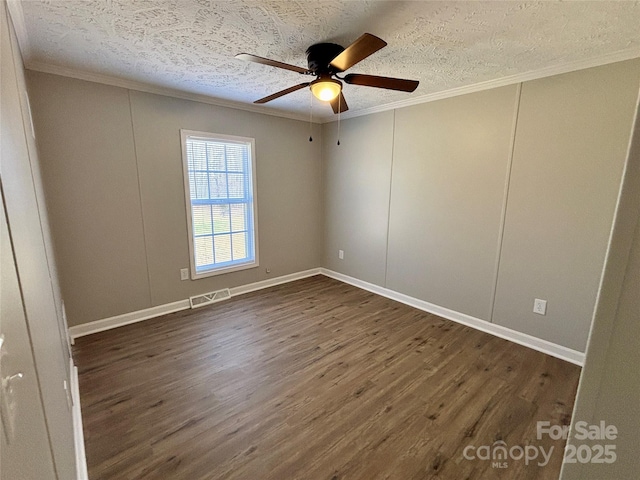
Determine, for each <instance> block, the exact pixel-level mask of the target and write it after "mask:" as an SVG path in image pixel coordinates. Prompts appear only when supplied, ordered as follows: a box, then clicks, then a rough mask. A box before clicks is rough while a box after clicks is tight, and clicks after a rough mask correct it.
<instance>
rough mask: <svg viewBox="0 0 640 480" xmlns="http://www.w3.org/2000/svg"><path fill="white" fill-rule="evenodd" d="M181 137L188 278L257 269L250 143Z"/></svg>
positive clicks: (208, 136)
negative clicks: (187, 221)
mask: <svg viewBox="0 0 640 480" xmlns="http://www.w3.org/2000/svg"><path fill="white" fill-rule="evenodd" d="M181 133H182V146H183V161H184V172H185V196H186V200H187V202H186V203H187V217H188V219H189V243H190V253H191V277H192V278H194V279H195V278H199V277H203V276H209V275H215V274H217V273H226V272H229V271H232V270H239V269H242V268H251V267H256V266H257V265H258V258H257V245H256V235H255V233H256V212H255V204H254V201H255V182H254V171H255V168H254V159H253V152H254V140H253V139H252V138H243V137H230V136H226V135H216V134H209V133H203V132H190V131H186V130H183V131H182V132H181Z"/></svg>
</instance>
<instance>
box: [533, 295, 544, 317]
mask: <svg viewBox="0 0 640 480" xmlns="http://www.w3.org/2000/svg"><path fill="white" fill-rule="evenodd" d="M533 313H537V314H538V315H546V314H547V301H546V300H540V299H539V298H536V299H535V300H534V301H533Z"/></svg>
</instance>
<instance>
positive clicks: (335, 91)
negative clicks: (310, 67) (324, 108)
mask: <svg viewBox="0 0 640 480" xmlns="http://www.w3.org/2000/svg"><path fill="white" fill-rule="evenodd" d="M309 88H311V93H313V95H314V96H315V97H316V98H317V99H318V100H322V101H323V102H330V101H331V100H333V99H334V98H336V97H337V96H338V95H340V92H341V91H342V83H341V82H339V81H338V80H334V79H332V78H327V77H320V78H318V79H317V80H314V81H313V82H311V85H309Z"/></svg>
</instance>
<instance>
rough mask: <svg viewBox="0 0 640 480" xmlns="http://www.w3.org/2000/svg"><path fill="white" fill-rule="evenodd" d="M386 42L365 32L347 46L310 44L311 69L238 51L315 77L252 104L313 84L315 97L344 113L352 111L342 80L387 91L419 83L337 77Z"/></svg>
mask: <svg viewBox="0 0 640 480" xmlns="http://www.w3.org/2000/svg"><path fill="white" fill-rule="evenodd" d="M386 45H387V42H385V41H384V40H382V39H380V38H378V37H376V36H375V35H371V34H370V33H365V34H364V35H362V36H361V37H360V38H358V39H357V40H356V41H355V42H353V43H352V44H351V45H349V46H348V47H347V48H344V47H342V46H341V45H337V44H335V43H316V44H315V45H311V46H310V47H309V48H308V49H307V52H306V53H307V63H308V65H309V66H308V68H302V67H297V66H295V65H290V64H288V63H282V62H278V61H276V60H270V59H268V58H263V57H258V56H256V55H251V54H249V53H239V54H238V55H236V58H239V59H241V60H247V61H249V62H255V63H261V64H263V65H270V66H272V67H278V68H284V69H285V70H291V71H294V72H298V73H300V74H302V75H313V76H315V77H316V79H315V80H313V81H311V82H304V83H300V84H298V85H295V86H293V87H289V88H287V89H285V90H281V91H279V92H277V93H274V94H272V95H269V96H267V97H264V98H261V99H260V100H256V101H255V102H253V103H267V102H270V101H271V100H275V99H276V98H280V97H282V96H284V95H287V94H289V93H292V92H295V91H297V90H300V89H301V88H305V87H310V89H311V92H312V93H313V95H314V96H315V97H316V98H318V99H319V100H322V101H326V102H330V103H331V107H332V108H333V112H334V113H342V112H345V111H347V110H349V107H348V106H347V102H346V101H345V99H344V95H343V94H342V82H341V81H340V80H343V81H344V82H345V83H348V84H352V85H362V86H365V87H378V88H386V89H388V90H399V91H402V92H413V91H414V90H415V89H416V88H417V87H418V83H419V82H417V81H416V80H405V79H402V78H391V77H379V76H376V75H362V74H358V73H350V74H348V75H346V76H344V77H340V76H338V74H339V73H342V72H344V71H345V70H348V69H349V68H351V67H352V66H354V65H355V64H356V63H358V62H360V61H361V60H364V59H365V58H367V57H368V56H369V55H371V54H372V53H375V52H377V51H378V50H380V49H381V48H383V47H385V46H386ZM333 77H335V78H333Z"/></svg>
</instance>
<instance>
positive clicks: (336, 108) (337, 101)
mask: <svg viewBox="0 0 640 480" xmlns="http://www.w3.org/2000/svg"><path fill="white" fill-rule="evenodd" d="M331 108H333V113H342V112H346V111H347V110H349V106H348V105H347V101H346V100H345V99H344V95H343V94H342V92H340V95H338V96H337V97H336V98H334V99H333V100H331Z"/></svg>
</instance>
